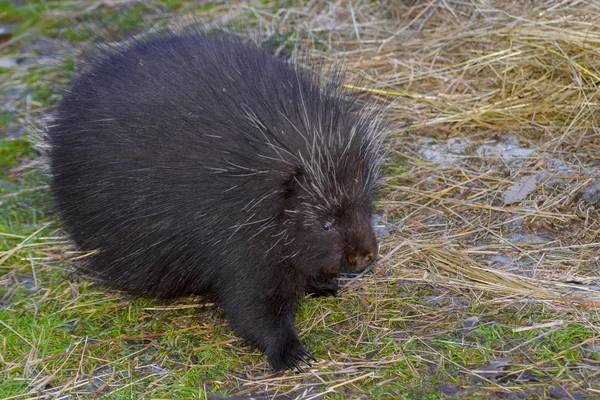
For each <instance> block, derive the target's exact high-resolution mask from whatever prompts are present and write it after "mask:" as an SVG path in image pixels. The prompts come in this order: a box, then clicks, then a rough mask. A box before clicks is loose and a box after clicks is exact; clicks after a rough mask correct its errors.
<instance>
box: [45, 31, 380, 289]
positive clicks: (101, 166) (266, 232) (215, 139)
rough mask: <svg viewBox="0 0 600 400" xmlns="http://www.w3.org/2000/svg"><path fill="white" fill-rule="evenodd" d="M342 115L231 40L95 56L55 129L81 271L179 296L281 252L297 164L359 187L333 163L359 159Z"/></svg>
mask: <svg viewBox="0 0 600 400" xmlns="http://www.w3.org/2000/svg"><path fill="white" fill-rule="evenodd" d="M345 107H346V106H345V105H342V103H341V102H340V100H339V99H338V96H337V94H334V93H330V94H328V93H327V91H322V90H321V89H319V88H317V86H316V85H314V81H313V79H312V77H311V76H310V75H308V74H305V73H299V72H298V71H296V70H295V69H294V68H293V67H292V66H290V65H289V64H288V63H286V62H284V61H281V60H277V59H274V58H272V57H271V56H270V55H268V54H266V53H265V52H263V51H261V50H258V49H257V48H255V47H253V46H251V45H247V44H244V43H241V42H239V41H236V40H232V39H226V38H214V37H212V38H211V37H205V36H203V35H202V34H200V33H187V34H183V35H173V34H160V35H157V36H155V37H154V38H150V39H144V40H141V41H137V42H135V43H133V44H132V45H131V46H129V47H123V48H121V49H120V50H118V51H116V52H111V53H109V54H105V55H102V56H99V57H97V58H96V59H95V60H94V61H91V64H90V65H88V67H87V68H86V72H84V73H83V74H82V75H81V76H79V77H78V79H77V80H76V81H75V84H74V86H73V87H72V89H71V90H70V91H69V92H68V93H67V94H66V95H65V96H64V98H63V100H62V102H61V104H60V105H59V108H58V110H57V119H56V124H55V125H54V126H52V127H51V128H50V129H49V132H48V136H49V142H50V153H49V155H50V166H51V172H52V176H53V178H52V185H51V186H52V194H53V197H54V199H55V202H56V205H57V208H58V210H59V212H60V214H61V217H62V220H63V223H64V225H65V228H66V230H67V232H68V234H69V235H70V237H71V238H72V239H73V240H74V242H75V243H76V245H77V247H78V248H79V249H80V250H83V251H88V250H95V251H96V252H95V254H94V255H93V256H91V257H89V258H88V262H87V264H86V266H85V267H86V270H87V271H88V272H91V273H92V274H95V275H96V276H97V277H98V278H100V279H102V280H104V281H106V282H108V283H110V284H111V285H112V286H113V287H116V288H118V289H122V290H126V291H129V292H130V293H133V294H138V295H142V294H143V295H152V296H156V297H175V296H182V295H187V294H201V293H204V294H210V293H211V291H212V290H213V289H214V287H215V285H216V284H217V283H218V282H219V281H223V280H227V279H228V275H229V274H233V273H239V271H238V272H236V271H233V269H235V268H239V265H241V263H240V261H241V260H245V261H247V260H257V261H256V265H257V267H256V268H259V265H260V262H259V259H260V258H261V257H263V256H264V254H266V253H269V254H270V257H285V256H286V255H285V254H283V253H281V252H282V251H283V250H281V248H280V246H279V240H280V239H281V237H280V236H279V237H278V233H279V230H278V229H280V228H281V226H280V224H281V223H282V221H283V214H284V212H285V210H284V208H286V207H287V205H289V201H290V199H289V198H287V196H289V195H288V193H287V192H286V188H287V185H288V184H289V182H290V179H293V177H294V174H295V173H296V172H297V171H298V170H299V168H301V167H304V168H306V167H307V166H308V167H309V169H310V167H311V166H312V167H314V169H315V171H313V173H316V174H317V175H318V174H327V175H328V176H323V177H321V178H320V179H324V180H327V179H337V180H336V185H338V186H339V185H342V186H343V185H344V182H343V181H344V180H348V179H349V180H352V179H355V178H354V177H353V176H351V175H353V172H352V171H354V170H353V169H352V167H349V169H348V171H339V168H337V170H336V167H335V166H333V164H332V160H333V159H336V158H339V157H342V158H343V157H347V156H348V154H349V153H352V152H357V151H359V150H358V148H356V146H357V144H356V143H354V142H352V141H351V140H349V139H347V138H346V139H345V138H343V137H342V136H340V135H339V132H342V131H344V132H348V134H349V135H350V134H351V131H352V126H354V125H355V124H356V121H355V120H354V119H355V116H354V114H351V113H349V112H348V110H347V109H346V108H345ZM346 125H347V127H348V129H343V128H344V126H346ZM334 132H337V136H333V135H334ZM315 135H317V136H318V138H316V136H315ZM346 144H348V145H347V146H346ZM315 146H316V147H320V149H315ZM323 147H329V148H328V149H326V150H327V151H326V152H325V153H323V152H322V150H323ZM344 152H345V153H344ZM324 154H325V155H324ZM349 161H350V163H351V162H352V159H349ZM356 161H357V162H358V160H356ZM324 164H327V165H329V167H330V168H329V169H328V168H325V167H323V165H324ZM327 171H329V172H327ZM338 175H339V176H338ZM369 184H370V183H369ZM330 189H334V188H330ZM337 189H340V188H337ZM330 192H331V193H322V194H323V196H334V195H335V193H334V192H335V190H331V191H330ZM293 200H294V199H291V201H293ZM298 201H301V200H300V199H298ZM302 201H305V200H302ZM368 229H370V227H369V228H368ZM286 239H288V240H289V238H286ZM286 251H289V248H288V249H287V250H286ZM247 273H253V271H247Z"/></svg>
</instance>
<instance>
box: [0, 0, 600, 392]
mask: <svg viewBox="0 0 600 400" xmlns="http://www.w3.org/2000/svg"><path fill="white" fill-rule="evenodd" d="M94 4H96V3H94ZM180 14H181V15H183V16H184V17H185V16H186V8H185V7H184V9H183V10H182V11H180ZM209 14H210V16H211V17H212V18H216V19H218V20H219V21H221V22H230V21H232V20H234V19H235V18H237V17H239V16H240V15H244V16H248V15H251V16H253V18H254V19H255V21H258V24H259V27H260V29H261V30H262V31H263V32H267V33H268V34H272V35H276V34H278V33H285V32H293V35H291V36H290V38H289V39H288V42H287V43H284V44H282V46H285V45H290V44H291V45H293V46H294V47H296V48H304V49H306V48H308V49H310V50H309V51H308V52H309V53H310V56H311V57H312V58H313V59H314V60H318V61H319V62H320V63H322V64H325V65H340V64H342V65H344V66H345V68H346V69H347V74H348V77H349V85H351V86H352V87H353V88H354V89H356V88H357V87H358V89H359V90H360V91H364V92H365V93H370V94H371V95H372V96H373V97H374V98H375V99H376V100H377V101H379V102H380V103H381V104H386V105H387V106H388V110H387V117H388V118H389V120H390V124H391V126H392V131H391V134H390V137H389V139H388V148H389V151H390V156H389V162H388V165H387V166H386V184H385V187H384V193H383V194H382V196H381V199H380V208H381V210H382V211H381V212H382V214H383V220H384V221H385V225H386V226H387V228H389V229H392V231H391V233H389V234H388V235H387V236H386V237H385V238H384V239H383V240H382V242H381V254H382V256H383V259H382V262H381V263H380V266H379V268H378V270H377V271H376V272H375V273H374V274H372V275H368V276H365V277H363V278H362V279H361V280H360V281H356V282H351V284H349V285H348V286H347V287H346V289H345V291H344V293H343V296H342V298H341V299H339V300H323V301H314V300H311V301H309V304H308V305H307V306H306V307H304V309H303V311H302V318H301V322H300V328H301V330H302V336H303V337H304V338H305V340H307V341H308V342H309V346H308V347H310V346H313V348H314V347H317V348H318V349H319V350H318V351H319V352H320V354H321V355H322V359H324V360H323V361H320V362H319V363H318V364H317V366H316V367H317V368H315V369H313V370H311V371H310V372H307V373H305V374H302V375H296V374H293V373H287V374H283V375H282V374H278V375H275V374H270V373H269V372H268V369H265V364H264V362H260V363H258V364H256V363H243V371H241V373H240V374H238V375H229V376H228V377H227V378H226V379H225V378H224V381H225V382H226V384H225V385H224V386H227V385H229V387H231V388H234V389H232V390H231V391H233V392H236V393H237V394H238V395H240V396H241V395H244V394H257V393H269V396H273V395H274V394H277V393H279V394H286V393H287V395H289V396H290V397H292V398H305V399H312V398H320V396H321V395H322V393H326V394H328V396H330V397H331V398H342V397H344V396H345V395H346V396H348V397H357V396H359V395H366V396H369V395H368V394H366V393H365V392H363V390H364V388H365V387H366V385H367V384H368V385H369V386H368V387H369V391H370V393H375V392H374V391H377V390H379V389H381V390H383V389H384V388H388V387H391V389H389V390H388V389H386V390H387V392H386V391H382V392H377V393H379V394H378V396H380V397H386V396H393V395H395V394H397V393H398V391H394V390H403V389H402V388H405V386H399V387H400V388H401V389H394V388H393V386H390V385H392V384H393V383H394V381H395V380H400V381H402V380H405V381H407V382H412V384H409V385H408V387H409V388H412V389H411V390H413V389H414V388H415V387H419V385H423V386H424V387H426V386H427V385H429V386H431V387H435V386H436V385H438V384H439V383H440V382H438V381H436V382H431V381H430V380H429V378H428V374H433V372H432V371H434V370H435V371H436V373H438V372H439V371H440V369H441V370H444V371H445V372H444V373H445V374H447V375H445V376H449V377H451V381H452V382H455V383H457V384H458V385H459V386H460V390H461V391H462V392H460V393H462V394H461V395H458V396H462V397H465V396H466V397H471V396H472V397H476V396H481V397H490V396H492V397H493V396H496V397H497V398H504V397H503V396H506V398H509V394H512V395H515V396H517V395H518V396H521V398H527V396H540V397H539V398H543V396H546V395H548V396H549V395H550V392H548V391H544V390H546V389H547V388H548V387H550V386H552V387H553V388H558V389H556V390H562V391H563V393H564V397H562V398H571V399H573V398H576V397H577V396H578V394H577V393H587V395H589V396H595V395H598V393H600V385H599V384H598V383H597V376H598V374H599V371H598V364H597V362H595V361H593V360H591V359H590V358H593V357H583V359H579V362H578V363H573V362H567V361H565V363H564V364H560V362H563V361H564V360H567V359H568V358H569V357H570V354H572V352H577V351H580V350H581V351H583V350H582V349H583V348H589V347H590V346H595V345H596V343H597V337H598V335H599V334H600V325H599V322H598V315H597V308H598V306H599V305H600V263H599V260H600V258H599V254H598V250H599V247H600V235H599V232H600V226H599V221H600V215H598V208H597V206H595V205H594V204H590V201H589V196H590V193H591V192H590V191H589V189H590V188H591V187H593V186H594V185H595V184H596V182H597V179H598V178H597V177H598V167H597V165H598V161H597V160H598V159H599V158H600V131H599V130H598V129H599V128H598V121H597V119H598V116H600V112H598V111H599V110H600V96H599V91H600V4H598V3H597V2H595V1H593V0H587V1H550V0H547V1H524V0H523V1H515V2H507V1H503V0H486V1H480V0H428V1H404V2H399V1H381V2H346V1H309V2H306V3H305V4H303V5H298V6H296V7H290V8H274V7H271V6H262V5H260V4H259V3H257V4H254V5H248V4H236V5H233V6H231V7H229V8H227V7H224V6H220V7H216V8H214V9H212V10H211V11H210V13H209ZM207 15H208V14H207V13H201V14H198V15H197V17H198V18H200V19H204V18H206V17H207ZM356 82H360V83H359V84H356ZM357 85H358V86H357ZM529 177H534V179H533V181H531V179H530V182H534V183H533V184H530V185H529V186H530V187H529V188H527V189H524V190H523V192H524V193H523V196H522V197H523V199H520V200H518V201H515V202H513V203H512V204H507V203H508V202H507V201H505V198H506V196H507V192H510V191H511V187H512V186H514V185H515V184H516V183H517V182H519V181H521V182H523V180H527V179H528V178H529ZM531 185H533V187H531ZM586 191H587V192H586ZM582 193H583V195H582ZM585 193H587V195H585ZM586 196H588V197H586ZM592 197H593V196H592ZM585 199H587V200H588V201H585ZM27 241H28V239H27V238H25V237H23V246H26V245H27ZM21 249H22V246H21V247H18V246H16V247H14V248H13V249H10V250H8V251H7V252H5V253H4V254H0V266H2V263H3V262H5V261H7V260H9V259H10V257H12V256H13V255H14V254H16V253H18V252H19V251H20V250H21ZM40 254H42V255H46V256H48V255H50V256H52V255H53V254H56V252H55V251H50V252H48V253H44V252H40ZM51 258H52V257H50V259H49V258H45V259H43V260H41V261H39V262H40V265H48V264H47V263H48V262H49V261H50V260H51ZM84 304H85V303H84ZM115 304H116V306H117V307H121V306H120V305H121V304H123V303H118V300H116V301H115ZM88 305H89V304H88ZM187 306H189V305H184V306H182V307H184V308H185V307H187ZM146 312H150V311H146ZM503 313H506V314H508V315H511V317H506V316H505V314H503ZM503 315H504V316H503ZM519 316H523V317H522V318H521V317H519ZM334 317H335V318H334ZM468 318H475V321H476V325H477V324H480V325H479V326H480V327H481V329H480V330H481V332H483V333H481V334H482V335H483V334H490V335H492V334H493V333H494V332H495V333H497V334H498V335H497V337H496V338H495V339H493V340H492V339H490V340H489V341H485V340H483V339H482V340H481V341H473V340H471V339H472V338H471V339H469V336H468V334H466V333H464V332H463V330H464V329H467V328H465V325H464V321H465V319H468ZM0 322H1V321H0ZM191 325H193V323H188V325H177V326H175V327H174V329H176V330H177V331H181V330H182V329H185V327H186V326H191ZM566 327H569V329H570V331H568V332H571V333H572V332H576V331H577V329H579V327H582V328H585V329H586V332H588V334H587V335H584V336H582V337H581V338H579V337H578V336H577V337H575V336H576V334H574V333H573V335H574V336H573V337H574V338H572V340H571V341H569V342H568V343H567V344H563V345H562V346H559V345H555V342H554V340H555V339H552V341H551V342H550V345H549V346H554V345H555V347H554V348H555V351H554V352H553V353H552V354H551V355H549V356H548V355H547V356H543V357H542V356H540V357H537V356H538V355H539V354H538V352H541V351H543V350H544V349H546V347H544V346H545V344H544V345H542V344H540V343H545V342H544V340H545V339H547V338H548V337H552V338H555V337H556V335H557V334H558V333H560V332H565V331H564V330H563V328H564V329H566ZM463 328H464V329H463ZM461 329H463V330H461ZM486 329H487V330H486ZM457 332H458V333H457ZM490 332H491V333H490ZM498 332H499V333H498ZM507 332H508V333H507ZM509 333H510V334H509ZM513 333H514V334H531V335H530V336H519V337H518V338H516V339H515V338H513V337H512V336H511V334H513ZM330 334H334V335H336V338H335V339H332V338H331V336H330ZM152 335H154V336H152ZM452 335H455V336H452ZM150 337H156V334H148V338H150ZM311 337H316V338H317V339H314V340H318V343H317V342H311V340H312V339H311ZM511 338H512V339H511ZM578 338H579V339H578ZM117 339H119V340H121V339H123V338H121V337H118V336H117V335H115V340H117ZM23 340H26V341H27V340H28V339H27V338H23ZM215 340H216V341H215V342H213V343H212V344H210V345H207V346H208V347H210V346H213V347H214V346H223V347H227V348H230V347H232V348H233V351H235V352H239V353H242V354H245V352H246V351H248V349H247V348H245V347H244V345H243V343H241V342H239V341H236V339H235V338H233V337H232V336H226V337H225V338H216V339H215ZM556 340H558V339H556ZM484 342H485V343H484ZM97 343H101V342H97ZM482 343H483V344H482ZM340 344H343V346H344V347H338V348H336V347H334V346H336V345H340ZM538 344H539V346H538ZM102 345H104V343H102V344H100V345H98V347H100V346H102ZM32 346H33V345H32ZM79 346H80V347H79V349H80V350H77V351H75V350H73V351H71V350H67V352H66V353H65V354H68V356H69V357H70V356H73V357H83V355H84V354H86V352H85V348H84V347H81V346H82V344H81V343H79ZM83 346H85V344H83ZM469 346H471V347H472V349H473V350H472V351H471V350H469V349H470V348H471V347H469ZM33 347H34V346H33ZM455 347H460V348H461V349H465V350H463V351H462V352H461V353H460V354H459V353H458V352H457V351H455V350H453V349H454V348H455ZM206 348H207V347H206V346H200V347H196V350H197V351H204V350H206ZM68 352H70V353H68ZM373 352H374V354H372V353H373ZM65 354H59V355H61V356H64V355H65ZM252 354H253V355H254V358H251V359H252V360H256V355H257V353H252ZM457 354H459V355H457ZM586 354H587V353H586ZM468 355H471V357H472V358H468ZM455 356H456V357H455ZM461 357H465V358H462V359H461ZM503 357H507V358H510V359H511V361H510V362H509V364H510V366H511V369H510V372H508V373H507V374H504V375H502V378H501V379H500V378H498V376H497V375H498V374H496V375H494V374H491V375H490V374H489V369H487V370H486V369H485V368H484V369H483V370H482V368H479V367H480V366H481V365H483V364H485V365H487V364H486V363H489V362H490V360H491V361H492V365H494V364H493V360H498V359H500V360H501V359H503ZM536 357H537V358H536ZM56 358H58V357H56ZM67 358H68V357H67ZM46 361H49V360H47V359H44V358H43V357H39V358H37V357H34V358H33V359H30V360H28V362H29V364H30V365H31V366H33V365H38V364H41V365H44V363H45V362H46ZM82 362H83V361H82ZM559 364H560V365H559ZM399 365H401V366H399ZM497 369H498V370H499V371H500V370H501V371H504V370H505V368H504V367H501V366H498V368H497ZM532 371H533V372H535V373H536V374H538V375H539V374H542V375H543V374H546V377H547V379H538V380H536V379H534V378H532V377H531V374H532ZM78 372H79V371H78ZM157 376H158V377H160V379H163V378H162V375H160V374H158V375H156V376H154V378H148V377H147V376H146V377H145V378H144V379H150V381H152V380H153V379H156V377H157ZM458 376H459V377H460V378H458ZM523 376H528V377H529V378H528V379H527V380H519V379H520V378H519V377H523ZM518 378H519V379H518ZM86 379H89V378H86V377H85V375H81V374H75V375H74V377H73V381H72V382H69V385H70V386H69V388H68V389H65V391H66V392H72V393H77V388H79V387H82V386H83V385H85V380H86ZM465 379H466V380H465ZM482 381H483V384H482V383H481V382H482ZM82 382H83V383H82ZM38 383H39V382H38ZM78 385H79V386H78ZM131 385H134V383H131ZM157 385H158V384H157ZM38 386H39V385H38ZM217 386H218V385H217ZM65 387H66V386H65ZM213 389H214V387H213ZM118 390H123V387H122V386H120V387H118ZM207 390H208V391H210V390H211V388H207ZM386 393H387V394H386ZM415 393H418V392H415ZM438 394H439V392H438ZM205 395H206V394H205ZM115 396H116V397H119V396H117V395H116V394H115ZM414 396H416V397H414V398H419V397H418V395H414ZM423 396H424V395H423ZM532 398H536V397H532Z"/></svg>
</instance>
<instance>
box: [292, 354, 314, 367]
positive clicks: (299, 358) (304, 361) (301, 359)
mask: <svg viewBox="0 0 600 400" xmlns="http://www.w3.org/2000/svg"><path fill="white" fill-rule="evenodd" d="M296 358H297V359H298V360H300V361H302V362H303V363H304V364H306V365H308V367H309V368H312V364H311V363H309V362H308V361H306V360H305V359H304V357H302V356H301V355H299V354H296Z"/></svg>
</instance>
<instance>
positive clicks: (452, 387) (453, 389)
mask: <svg viewBox="0 0 600 400" xmlns="http://www.w3.org/2000/svg"><path fill="white" fill-rule="evenodd" d="M437 388H438V389H439V390H440V392H442V393H444V394H445V395H446V396H451V397H452V396H456V395H457V394H458V392H460V386H458V385H457V384H456V383H444V384H443V385H439V386H438V387H437Z"/></svg>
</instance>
